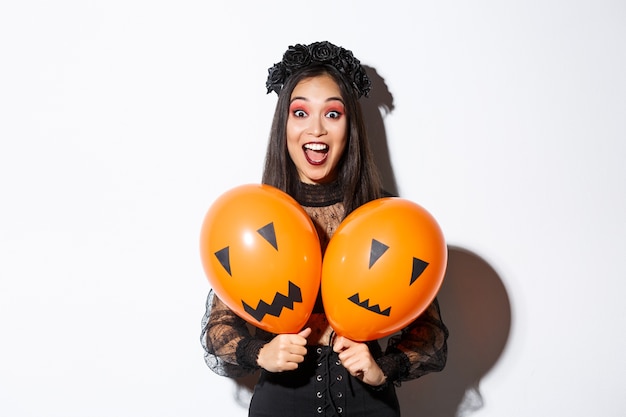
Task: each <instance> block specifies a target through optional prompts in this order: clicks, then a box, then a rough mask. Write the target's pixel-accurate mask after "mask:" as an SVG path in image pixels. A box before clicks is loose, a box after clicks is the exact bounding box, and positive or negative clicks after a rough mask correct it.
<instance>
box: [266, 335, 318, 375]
mask: <svg viewBox="0 0 626 417" xmlns="http://www.w3.org/2000/svg"><path fill="white" fill-rule="evenodd" d="M310 334H311V329H310V328H309V327H307V328H306V329H304V330H302V331H301V332H300V333H298V334H279V335H277V336H276V337H274V338H273V339H272V341H270V342H269V343H267V344H266V345H265V346H263V347H262V348H261V350H260V351H259V357H258V359H257V363H258V364H259V366H260V367H261V368H263V369H265V370H266V371H269V372H283V371H293V370H294V369H297V368H298V364H299V363H301V362H302V361H304V355H306V352H307V350H306V338H307V337H308V336H309V335H310Z"/></svg>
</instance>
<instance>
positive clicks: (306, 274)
mask: <svg viewBox="0 0 626 417" xmlns="http://www.w3.org/2000/svg"><path fill="white" fill-rule="evenodd" d="M200 246H201V257H202V263H203V266H204V270H205V273H206V275H207V278H208V279H209V282H210V284H211V286H212V288H213V290H214V291H215V293H216V294H217V296H218V297H219V298H220V299H221V300H222V301H223V302H224V303H225V304H226V305H227V306H228V307H229V308H230V309H231V310H233V311H234V312H235V313H236V314H238V315H239V316H241V317H242V318H244V319H245V320H247V321H248V322H249V323H251V324H253V325H255V326H257V327H259V328H262V329H264V330H267V331H270V332H273V333H295V332H298V331H300V330H301V328H302V327H303V326H304V325H305V323H306V321H307V320H308V318H309V316H310V314H311V311H312V309H313V305H314V304H315V300H316V298H317V293H318V290H319V285H320V276H321V250H320V243H319V239H318V237H317V232H316V231H315V227H314V226H313V223H312V222H311V220H310V218H309V217H308V216H307V214H306V213H305V212H304V210H303V209H302V208H301V207H300V206H299V205H298V203H297V202H296V201H295V200H293V199H292V198H291V197H290V196H288V195H287V194H285V193H283V192H282V191H280V190H278V189H275V188H273V187H270V186H267V185H244V186H240V187H237V188H235V189H233V190H231V191H228V192H226V193H225V194H223V195H222V196H220V197H219V198H218V199H217V200H216V201H215V202H214V203H213V204H212V206H211V207H210V209H209V211H208V212H207V214H206V216H205V219H204V222H203V225H202V231H201V240H200Z"/></svg>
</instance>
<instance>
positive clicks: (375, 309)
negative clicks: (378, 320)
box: [348, 293, 391, 316]
mask: <svg viewBox="0 0 626 417" xmlns="http://www.w3.org/2000/svg"><path fill="white" fill-rule="evenodd" d="M348 300H350V301H352V302H353V303H354V304H356V305H358V306H359V307H362V308H364V309H366V310H367V311H371V312H372V313H376V314H379V315H381V316H389V314H390V313H391V307H387V308H386V309H384V310H381V309H380V305H378V304H374V305H373V306H370V299H369V298H368V299H367V300H364V301H361V297H360V296H359V293H356V294H354V295H353V296H352V297H348Z"/></svg>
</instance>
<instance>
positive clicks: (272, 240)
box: [257, 222, 278, 250]
mask: <svg viewBox="0 0 626 417" xmlns="http://www.w3.org/2000/svg"><path fill="white" fill-rule="evenodd" d="M257 233H258V234H260V235H261V236H263V239H265V240H267V241H268V242H269V244H270V245H272V246H273V247H274V249H276V250H278V242H276V231H275V230H274V222H272V223H268V224H266V225H265V226H263V227H261V228H260V229H259V230H257Z"/></svg>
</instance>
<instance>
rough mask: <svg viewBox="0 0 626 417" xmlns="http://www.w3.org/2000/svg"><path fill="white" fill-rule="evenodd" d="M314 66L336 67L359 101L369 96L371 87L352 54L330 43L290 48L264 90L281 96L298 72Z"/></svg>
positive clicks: (271, 72)
mask: <svg viewBox="0 0 626 417" xmlns="http://www.w3.org/2000/svg"><path fill="white" fill-rule="evenodd" d="M312 64H328V65H332V66H333V67H335V68H336V69H337V70H338V71H339V72H340V73H341V74H342V75H343V76H344V77H345V79H346V80H347V81H348V83H349V84H350V85H351V86H352V87H353V88H354V91H355V92H356V94H357V96H358V97H361V96H362V95H365V96H367V95H368V94H369V91H370V89H371V87H372V84H371V82H370V80H369V78H368V77H367V74H366V73H365V70H364V69H363V67H362V66H361V62H360V61H359V60H358V59H356V58H355V57H354V55H352V52H351V51H349V50H347V49H344V48H342V47H340V46H336V45H333V44H332V43H330V42H328V41H323V42H314V43H312V44H310V45H302V44H297V45H294V46H290V47H289V48H288V49H287V51H285V53H284V54H283V60H282V61H281V62H278V63H276V64H274V66H272V67H271V68H270V69H269V70H268V76H267V81H266V83H265V86H266V87H267V92H268V93H270V92H272V91H274V92H275V93H276V94H279V93H280V91H281V90H282V88H283V85H284V84H285V81H286V80H287V79H288V78H289V77H290V76H291V75H293V74H294V73H295V72H297V71H299V70H300V69H302V68H305V67H307V66H309V65H312Z"/></svg>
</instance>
